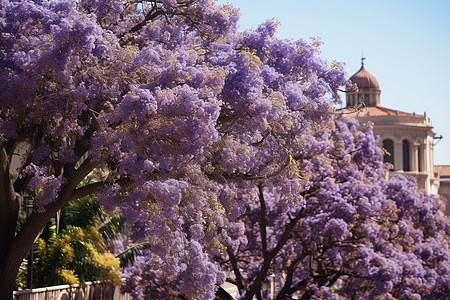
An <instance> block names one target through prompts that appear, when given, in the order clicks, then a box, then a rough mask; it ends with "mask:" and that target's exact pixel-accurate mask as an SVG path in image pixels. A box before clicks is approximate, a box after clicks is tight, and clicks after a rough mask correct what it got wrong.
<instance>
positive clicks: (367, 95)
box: [346, 57, 381, 107]
mask: <svg viewBox="0 0 450 300" xmlns="http://www.w3.org/2000/svg"><path fill="white" fill-rule="evenodd" d="M364 60H365V58H364V57H363V58H361V68H360V69H359V71H358V72H356V73H355V74H354V75H353V76H352V77H350V81H351V82H352V83H353V84H356V86H357V87H358V90H357V91H348V92H347V93H346V105H347V107H352V106H353V107H354V106H359V105H365V106H379V105H380V93H381V91H380V85H379V84H378V80H377V79H376V78H375V76H373V75H372V74H370V73H369V72H367V70H366V69H365V68H364Z"/></svg>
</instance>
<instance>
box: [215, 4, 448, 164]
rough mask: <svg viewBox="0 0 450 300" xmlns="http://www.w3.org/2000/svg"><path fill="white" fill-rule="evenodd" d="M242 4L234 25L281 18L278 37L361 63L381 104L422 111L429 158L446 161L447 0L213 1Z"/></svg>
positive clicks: (353, 66)
mask: <svg viewBox="0 0 450 300" xmlns="http://www.w3.org/2000/svg"><path fill="white" fill-rule="evenodd" d="M227 2H229V3H231V4H233V6H235V7H238V8H240V9H241V14H242V16H241V21H240V29H241V30H244V29H247V28H256V26H257V25H258V24H260V23H261V22H263V21H264V20H266V19H271V18H275V19H277V20H278V21H280V22H281V26H280V27H279V30H278V36H279V37H282V38H290V39H300V38H302V39H305V40H309V37H317V36H318V37H320V38H321V39H322V41H323V42H324V45H323V46H322V54H321V57H322V58H324V59H326V60H327V61H329V62H331V60H338V61H342V62H345V63H346V70H347V73H348V76H349V77H350V76H351V75H353V74H354V73H356V72H357V71H358V70H359V68H360V66H361V56H362V54H363V55H364V57H366V61H365V68H366V70H367V71H369V72H370V73H371V74H372V75H374V76H375V77H376V78H377V80H378V82H379V84H380V89H381V105H382V106H384V107H388V108H392V109H398V110H400V111H405V112H410V113H412V112H415V113H418V114H423V113H424V112H426V114H427V116H428V117H429V118H430V119H431V122H432V123H433V125H434V131H435V132H436V135H437V136H439V135H442V136H443V139H442V140H441V141H439V142H438V143H437V144H436V146H435V159H434V161H435V164H441V165H442V164H445V165H450V57H449V56H450V1H449V0H430V1H423V0H377V1H368V0H308V1H304V0H278V1H273V0H272V1H268V0H228V1H226V0H219V1H218V3H220V4H222V3H227Z"/></svg>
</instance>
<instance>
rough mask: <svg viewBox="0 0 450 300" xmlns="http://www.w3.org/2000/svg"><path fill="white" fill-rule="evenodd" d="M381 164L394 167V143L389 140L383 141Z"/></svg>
mask: <svg viewBox="0 0 450 300" xmlns="http://www.w3.org/2000/svg"><path fill="white" fill-rule="evenodd" d="M383 151H384V157H383V162H385V163H390V164H392V165H394V142H393V141H392V140H390V139H386V140H384V141H383Z"/></svg>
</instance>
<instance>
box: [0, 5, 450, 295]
mask: <svg viewBox="0 0 450 300" xmlns="http://www.w3.org/2000/svg"><path fill="white" fill-rule="evenodd" d="M238 19H239V12H238V10H236V9H235V8H233V7H232V6H231V5H223V6H217V5H215V2H214V1H212V0H162V1H124V0H113V1H111V0H80V1H72V0H66V1H63V0H61V1H58V0H53V1H49V0H34V1H33V0H22V1H6V0H0V31H1V40H0V90H1V91H2V97H1V98H0V228H1V232H0V299H10V297H11V293H12V289H13V287H14V278H12V277H13V276H11V274H17V270H18V268H19V266H20V262H21V261H22V259H23V257H25V255H26V254H27V251H28V249H29V248H30V246H31V245H32V243H33V241H34V239H35V238H36V237H37V236H38V234H39V232H40V231H41V229H42V228H43V227H44V226H45V224H46V223H47V222H48V221H49V220H50V219H51V218H52V217H53V216H54V215H55V213H56V212H57V211H58V210H60V209H61V208H62V207H63V206H64V205H65V204H66V203H68V202H69V201H72V200H75V199H79V198H81V197H83V196H86V195H90V194H96V195H98V197H99V199H100V201H101V202H102V204H103V205H104V207H105V208H106V209H107V210H114V209H118V210H119V211H120V213H121V214H122V215H123V216H124V217H126V219H127V220H128V222H129V223H130V224H132V226H133V228H132V232H133V234H132V236H131V238H132V239H134V240H135V241H136V242H142V241H145V242H148V243H149V245H150V249H148V250H146V253H145V255H144V256H142V257H140V258H139V259H138V260H136V262H135V264H134V265H133V266H131V267H129V268H127V269H126V270H125V273H124V277H125V284H124V286H125V288H127V289H128V290H130V291H132V292H133V295H134V296H136V298H139V297H150V296H153V297H156V296H158V297H165V298H171V297H172V298H190V299H211V298H214V297H215V296H216V295H217V296H218V297H222V298H225V299H228V296H227V295H226V292H225V291H224V290H223V289H222V288H219V286H220V284H222V283H223V282H224V281H225V280H228V281H231V282H233V283H234V284H235V285H236V286H237V288H238V290H239V293H240V294H241V295H242V297H244V298H247V299H252V298H253V297H254V296H256V297H257V298H258V299H261V298H262V297H264V295H265V294H264V291H263V290H264V289H263V283H265V282H266V281H267V278H268V276H270V274H272V273H273V274H274V275H275V279H276V287H277V291H278V293H279V295H280V296H279V297H280V298H281V299H282V298H283V297H284V298H286V297H291V296H292V295H297V296H299V297H303V298H304V299H309V298H311V297H324V298H327V297H331V296H332V294H333V295H337V294H341V295H346V296H349V297H355V298H358V297H361V298H365V297H366V296H367V295H374V294H376V295H378V296H380V297H385V299H389V297H391V298H392V297H395V298H401V295H412V296H411V297H421V296H422V297H426V296H436V297H439V295H445V293H446V292H448V280H449V279H448V278H449V266H448V256H449V250H448V235H446V231H447V233H448V221H447V220H446V219H445V218H444V217H442V216H441V215H440V213H439V210H438V205H437V204H436V203H437V202H436V201H435V199H434V198H432V197H430V196H428V195H424V194H419V193H417V192H415V185H414V184H413V183H410V182H409V181H408V180H406V179H404V178H395V179H393V180H392V181H386V180H385V179H384V178H385V177H384V167H383V163H382V158H381V154H380V151H379V149H378V148H377V146H376V139H375V138H374V137H373V135H372V133H371V129H370V127H368V129H367V130H366V131H365V132H358V131H357V130H356V129H355V126H356V125H355V124H354V122H353V121H349V120H343V119H340V118H336V117H335V115H334V103H335V102H336V101H338V98H339V97H338V95H337V89H338V88H339V87H340V86H343V85H345V84H347V80H346V77H345V72H344V71H343V66H342V65H341V64H339V63H334V62H333V63H332V64H331V65H330V64H327V62H325V61H323V60H322V59H320V58H319V57H318V56H317V54H318V45H319V44H320V43H319V42H318V41H317V40H312V42H310V43H308V42H306V41H304V40H298V41H293V40H283V39H278V38H276V36H275V31H276V27H277V23H276V22H275V21H273V20H269V21H266V22H265V23H263V24H261V25H260V26H259V27H258V28H257V29H255V30H249V31H245V32H239V31H238V30H237V21H238ZM20 147H22V148H25V149H26V153H25V155H23V156H21V157H20V159H19V158H18V157H17V156H16V155H15V153H17V152H18V151H19V149H21V148H20ZM13 162H17V163H13ZM12 166H13V167H14V168H18V169H17V170H12V169H11V167H12ZM14 172H16V173H17V174H18V176H17V178H16V177H14V176H10V174H11V173H14ZM89 174H91V175H92V174H95V175H96V180H95V181H94V182H92V183H89V184H85V185H82V184H80V183H81V182H82V181H83V179H84V178H86V176H88V175H89ZM12 178H16V179H12ZM24 194H28V195H30V196H31V197H32V198H33V199H34V210H33V212H32V214H31V216H30V217H29V218H28V219H27V221H26V223H24V224H23V226H21V228H20V230H19V231H18V233H17V234H15V229H16V224H17V216H18V211H19V208H20V205H21V199H22V196H23V195H24ZM135 275H139V276H135ZM446 289H447V290H446ZM408 293H409V294H408ZM408 297H410V296H408Z"/></svg>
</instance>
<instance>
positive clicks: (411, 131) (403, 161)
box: [339, 59, 450, 213]
mask: <svg viewBox="0 0 450 300" xmlns="http://www.w3.org/2000/svg"><path fill="white" fill-rule="evenodd" d="M350 80H351V81H352V83H354V84H356V85H357V86H358V89H357V90H356V91H348V92H347V93H346V106H345V108H343V109H341V110H339V112H340V113H343V114H345V115H346V116H348V117H353V118H356V119H357V120H358V121H359V123H360V124H361V125H362V126H363V125H364V124H367V123H368V122H372V123H373V124H374V125H373V126H374V133H375V134H376V135H378V136H380V146H381V147H382V148H383V151H384V161H385V162H386V163H390V165H391V173H399V174H403V175H405V176H412V177H415V178H416V180H417V184H418V188H419V189H420V190H423V191H425V192H427V193H430V194H438V193H439V194H443V196H444V197H446V198H447V199H450V166H439V167H436V168H435V166H434V156H433V151H434V142H435V136H436V133H435V132H434V131H433V125H432V124H431V121H430V119H429V118H428V117H427V116H426V114H423V115H420V114H415V113H409V112H403V111H399V110H395V109H391V108H387V107H383V106H381V101H380V95H381V89H380V86H379V84H378V81H377V79H376V78H375V77H374V76H373V75H372V74H370V73H369V72H368V71H367V70H366V69H365V67H364V59H362V62H361V68H360V69H359V71H358V72H356V73H355V74H354V75H353V76H352V77H351V78H350ZM447 167H448V168H447ZM447 171H448V173H449V174H447V175H448V178H447V177H446V176H447V175H444V173H445V172H447ZM445 174H446V173H445ZM447 181H448V183H447ZM441 182H442V183H441ZM440 187H441V188H440ZM447 202H448V201H447ZM447 211H448V212H449V213H450V209H449V205H447Z"/></svg>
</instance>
